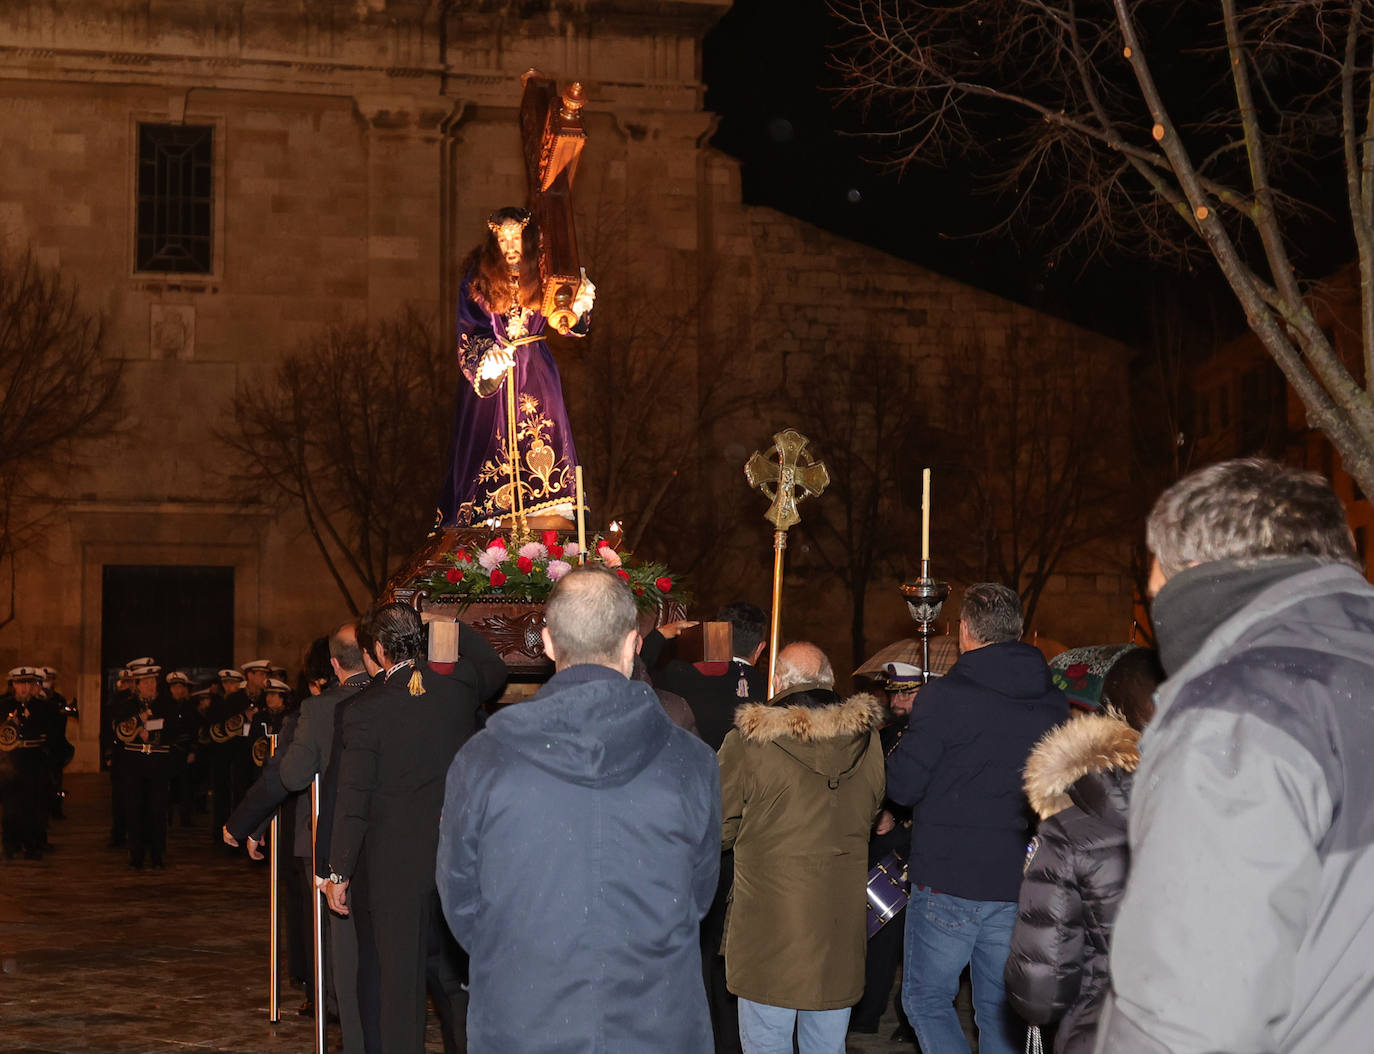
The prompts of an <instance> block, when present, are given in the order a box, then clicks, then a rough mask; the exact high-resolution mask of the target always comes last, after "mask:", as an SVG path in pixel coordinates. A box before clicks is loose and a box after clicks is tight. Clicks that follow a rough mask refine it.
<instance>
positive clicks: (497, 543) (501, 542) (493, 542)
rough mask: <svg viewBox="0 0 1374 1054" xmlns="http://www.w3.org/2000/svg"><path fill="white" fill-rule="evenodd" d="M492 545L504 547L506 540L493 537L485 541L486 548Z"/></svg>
mask: <svg viewBox="0 0 1374 1054" xmlns="http://www.w3.org/2000/svg"><path fill="white" fill-rule="evenodd" d="M493 545H494V546H496V547H497V548H498V549H504V548H505V547H506V540H505V539H504V538H493V539H492V540H491V541H489V542H487V548H488V549H490V548H491V547H492V546H493Z"/></svg>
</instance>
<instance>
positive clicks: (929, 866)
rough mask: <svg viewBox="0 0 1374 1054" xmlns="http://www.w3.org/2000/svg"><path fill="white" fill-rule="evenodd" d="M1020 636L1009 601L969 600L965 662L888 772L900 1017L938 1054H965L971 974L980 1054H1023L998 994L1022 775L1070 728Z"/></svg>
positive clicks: (985, 594) (928, 695) (990, 590)
mask: <svg viewBox="0 0 1374 1054" xmlns="http://www.w3.org/2000/svg"><path fill="white" fill-rule="evenodd" d="M1021 630H1022V623H1021V599H1020V597H1018V596H1017V595H1016V593H1015V592H1014V591H1013V590H1011V589H1008V588H1007V587H1006V586H1004V585H999V584H998V583H996V582H977V583H974V584H973V585H971V586H969V587H968V589H966V590H965V591H964V599H963V603H962V605H961V607H960V610H959V651H960V655H959V660H958V661H957V662H956V663H955V664H954V665H953V666H952V667H950V669H949V672H948V673H946V674H945V675H944V676H943V677H941V678H940V679H939V680H937V681H931V682H930V683H929V684H927V685H926V686H925V687H924V688H922V689H921V694H920V697H919V699H918V701H917V703H916V706H915V708H914V710H913V711H912V715H911V721H910V723H909V724H908V726H907V731H906V734H905V735H904V736H902V738H901V741H900V742H899V743H898V744H897V747H896V749H895V750H893V752H892V755H891V756H890V757H889V758H888V762H887V794H888V797H889V798H891V799H892V800H893V801H894V802H896V803H897V804H899V805H910V806H912V825H911V855H910V858H909V860H908V864H907V871H908V873H909V874H910V876H911V899H910V901H909V902H908V904H907V911H906V953H905V957H906V962H905V965H904V968H903V977H902V1006H903V1008H904V1009H905V1010H906V1014H907V1017H908V1018H909V1019H910V1020H911V1027H912V1029H913V1030H914V1031H915V1033H916V1038H917V1039H918V1040H919V1041H920V1046H921V1049H922V1050H925V1051H930V1052H932V1054H935V1052H939V1054H949V1052H951V1051H958V1050H968V1049H969V1048H968V1041H967V1040H966V1039H965V1038H964V1032H963V1027H962V1026H961V1025H960V1023H959V1017H958V1015H957V1014H956V1013H955V1010H954V997H955V994H956V993H957V992H958V990H959V975H960V974H961V973H962V972H963V970H964V967H965V966H969V967H971V974H972V979H973V1006H974V1012H975V1015H976V1018H977V1023H978V1049H979V1050H980V1051H981V1052H982V1054H1019V1052H1020V1051H1021V1050H1022V1040H1023V1039H1024V1034H1025V1026H1024V1025H1021V1024H1020V1023H1019V1022H1017V1021H1016V1019H1015V1015H1014V1014H1013V1013H1012V1012H1011V1010H1010V1008H1009V1007H1008V1006H1007V997H1006V989H1005V987H1004V985H1003V981H1002V971H1003V968H1004V967H1005V966H1006V961H1007V953H1008V951H1009V950H1010V947H1011V929H1012V925H1013V924H1014V923H1015V922H1016V900H1017V895H1018V894H1019V893H1020V889H1021V869H1022V863H1023V861H1024V860H1025V855H1026V842H1027V840H1028V838H1029V836H1030V812H1029V808H1028V806H1027V804H1026V800H1025V797H1024V795H1023V794H1022V791H1021V769H1022V767H1023V766H1024V765H1025V763H1026V758H1027V757H1028V756H1029V755H1030V751H1031V747H1033V746H1034V745H1035V743H1036V741H1037V740H1038V739H1039V738H1040V737H1041V736H1043V735H1044V734H1045V733H1046V732H1048V731H1049V730H1050V729H1051V728H1053V727H1054V726H1055V725H1057V724H1059V723H1061V722H1062V721H1064V720H1066V719H1067V718H1068V716H1069V704H1068V700H1066V699H1065V698H1064V696H1063V694H1062V693H1061V692H1059V691H1058V690H1057V689H1056V688H1055V687H1054V685H1053V684H1052V683H1051V682H1050V671H1049V667H1048V666H1047V665H1046V664H1045V658H1044V656H1043V655H1041V654H1040V652H1039V650H1037V649H1036V648H1033V647H1031V646H1030V645H1029V644H1023V643H1022V642H1021V641H1020V640H1019V638H1020V636H1021Z"/></svg>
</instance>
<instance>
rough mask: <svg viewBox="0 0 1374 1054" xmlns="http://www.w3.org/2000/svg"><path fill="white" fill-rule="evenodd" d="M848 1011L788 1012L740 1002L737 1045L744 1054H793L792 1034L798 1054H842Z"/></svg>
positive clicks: (759, 1004) (846, 1008)
mask: <svg viewBox="0 0 1374 1054" xmlns="http://www.w3.org/2000/svg"><path fill="white" fill-rule="evenodd" d="M848 1028H849V1007H844V1008H843V1009H842V1010H788V1009H787V1008H786V1007H781V1006H769V1005H768V1004H767V1003H755V1002H751V1001H750V1000H748V999H740V1001H739V1042H740V1046H742V1047H743V1048H744V1054H792V1032H793V1030H795V1031H796V1033H797V1050H799V1051H800V1052H801V1054H844V1035H845V1032H846V1031H847V1030H848Z"/></svg>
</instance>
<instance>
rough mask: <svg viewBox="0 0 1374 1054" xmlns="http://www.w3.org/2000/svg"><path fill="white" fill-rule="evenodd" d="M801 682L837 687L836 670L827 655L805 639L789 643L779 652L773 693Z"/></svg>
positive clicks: (775, 693) (824, 686) (774, 673)
mask: <svg viewBox="0 0 1374 1054" xmlns="http://www.w3.org/2000/svg"><path fill="white" fill-rule="evenodd" d="M799 684H811V685H816V686H817V687H820V688H834V687H835V670H834V668H833V667H831V665H830V660H829V659H827V658H826V657H825V652H823V651H821V649H820V648H818V647H816V645H814V644H812V643H810V642H809V641H804V640H799V641H797V642H796V643H794V644H789V645H787V647H785V648H783V649H782V651H780V652H778V661H777V663H776V666H775V669H774V671H773V694H774V695H777V694H778V693H779V692H785V691H787V689H789V688H795V687H796V686H797V685H799Z"/></svg>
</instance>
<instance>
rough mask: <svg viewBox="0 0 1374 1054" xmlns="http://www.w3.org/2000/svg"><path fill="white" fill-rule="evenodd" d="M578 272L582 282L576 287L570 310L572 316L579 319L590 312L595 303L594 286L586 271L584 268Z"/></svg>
mask: <svg viewBox="0 0 1374 1054" xmlns="http://www.w3.org/2000/svg"><path fill="white" fill-rule="evenodd" d="M579 270H580V271H581V272H582V281H581V283H580V284H579V285H578V287H577V295H576V296H575V297H573V302H572V309H573V314H575V315H576V316H577V317H578V318H581V317H582V316H583V315H585V314H586V313H587V312H588V311H590V310H591V309H592V305H593V304H595V303H596V286H595V285H593V284H592V280H591V279H590V278H588V277H587V269H586V268H585V267H582V268H579Z"/></svg>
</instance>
